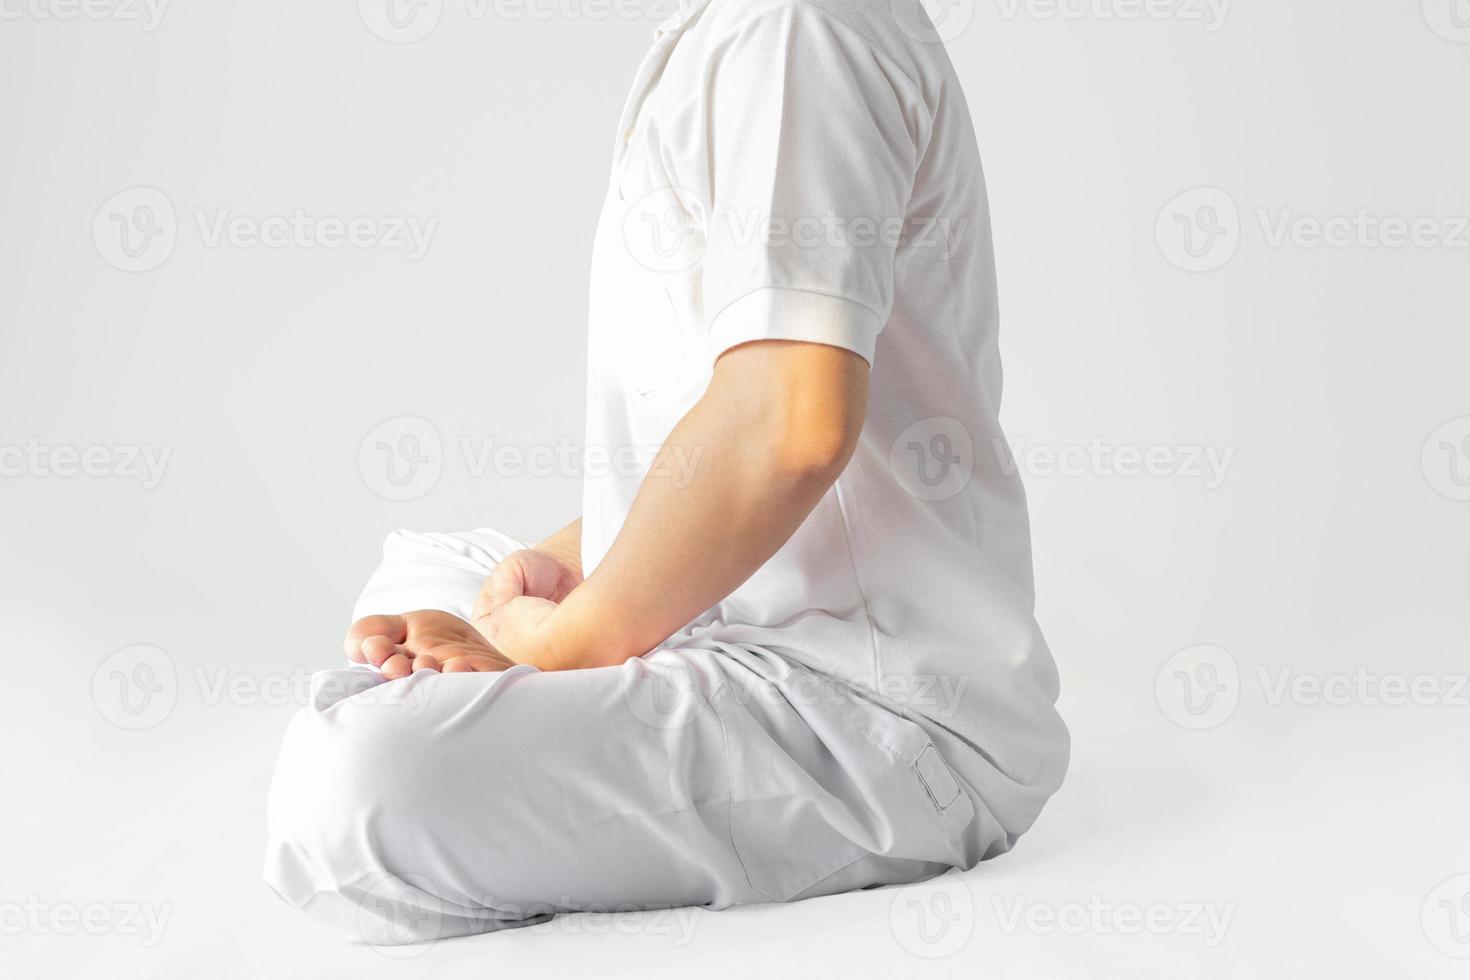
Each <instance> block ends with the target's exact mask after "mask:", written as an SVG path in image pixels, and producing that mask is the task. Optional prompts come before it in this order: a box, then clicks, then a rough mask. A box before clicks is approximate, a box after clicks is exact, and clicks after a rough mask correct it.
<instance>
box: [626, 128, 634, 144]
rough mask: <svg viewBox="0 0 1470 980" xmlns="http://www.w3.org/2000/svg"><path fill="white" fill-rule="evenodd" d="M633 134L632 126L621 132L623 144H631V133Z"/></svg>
mask: <svg viewBox="0 0 1470 980" xmlns="http://www.w3.org/2000/svg"><path fill="white" fill-rule="evenodd" d="M634 132H636V130H635V129H634V127H632V126H629V127H628V128H627V129H625V130H623V142H624V143H631V142H633V133H634Z"/></svg>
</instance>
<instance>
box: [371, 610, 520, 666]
mask: <svg viewBox="0 0 1470 980" xmlns="http://www.w3.org/2000/svg"><path fill="white" fill-rule="evenodd" d="M343 649H345V650H346V651H347V656H348V657H350V658H351V659H352V660H354V661H356V662H357V663H360V664H372V665H373V666H374V667H377V668H378V669H379V670H380V671H382V673H383V676H384V677H386V678H388V679H389V680H396V679H397V678H399V677H407V676H408V675H409V674H411V673H416V672H418V671H421V670H437V671H442V672H444V673H446V674H457V673H471V672H473V673H479V672H483V671H494V670H505V669H507V668H509V667H513V666H514V664H513V663H512V662H511V661H510V660H508V659H507V658H506V657H505V656H504V655H503V654H502V653H501V652H500V651H499V650H497V649H495V647H493V646H491V645H490V642H489V641H488V640H486V639H485V637H484V636H482V635H481V634H480V632H479V630H477V629H475V627H473V626H471V625H470V624H469V623H467V622H465V621H464V620H462V619H460V618H459V617H458V616H454V615H451V614H450V613H447V612H440V611H439V610H437V609H425V610H421V611H419V612H411V613H404V614H403V615H401V616H364V617H363V618H362V619H359V620H358V621H357V622H355V623H353V624H352V627H351V629H349V630H348V631H347V637H346V639H345V640H344V641H343Z"/></svg>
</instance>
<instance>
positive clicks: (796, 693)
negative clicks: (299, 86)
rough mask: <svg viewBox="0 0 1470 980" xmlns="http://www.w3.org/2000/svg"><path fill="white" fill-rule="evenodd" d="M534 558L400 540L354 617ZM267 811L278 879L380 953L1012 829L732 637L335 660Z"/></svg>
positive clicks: (905, 855) (893, 734) (491, 538)
mask: <svg viewBox="0 0 1470 980" xmlns="http://www.w3.org/2000/svg"><path fill="white" fill-rule="evenodd" d="M520 546H521V543H520V542H517V541H514V540H512V539H510V538H506V537H505V536H503V535H499V534H496V533H495V532H490V531H477V532H470V533H467V534H452V535H451V534H430V535H423V534H409V533H405V532H398V533H396V534H395V535H393V536H391V537H390V538H389V541H388V543H387V545H386V546H385V549H384V563H383V566H382V567H381V568H380V569H379V570H378V571H377V572H376V573H375V574H374V575H373V577H372V578H371V580H370V581H369V583H368V586H367V588H366V590H365V591H364V593H363V598H362V599H361V600H360V601H359V603H358V608H357V611H356V613H355V616H354V618H358V617H361V616H363V615H366V614H369V613H396V612H401V611H405V610H410V609H426V608H427V609H441V610H444V611H445V612H450V613H453V614H455V615H458V616H466V615H467V614H468V612H469V608H470V605H471V604H472V603H473V602H474V598H475V594H476V592H477V590H478V588H479V586H480V584H481V582H482V581H483V579H484V577H485V575H486V574H488V572H489V570H490V568H492V567H493V566H494V564H495V563H496V562H497V561H499V560H500V558H502V557H504V555H505V554H507V553H509V552H510V551H512V550H515V549H516V548H517V547H520ZM268 816H269V825H270V835H269V847H268V853H267V859H266V872H265V875H266V880H267V881H268V882H269V884H270V885H271V886H272V887H273V888H274V889H275V890H276V891H277V892H278V893H279V894H280V895H281V896H282V897H283V898H285V899H286V900H287V901H288V902H290V903H291V904H293V905H296V906H297V907H299V908H302V909H304V910H305V911H306V912H308V913H309V914H311V915H313V916H314V917H317V918H320V919H323V920H325V921H328V922H330V923H332V924H334V925H336V926H338V927H340V928H345V929H346V930H347V931H348V932H349V933H350V934H355V935H357V936H359V937H361V938H363V939H366V940H367V941H369V942H374V943H401V942H415V941H420V940H425V939H432V938H439V937H447V936H457V935H466V934H472V933H480V932H487V931H492V930H495V929H500V928H506V927H509V926H516V925H526V924H530V923H534V922H539V921H543V920H544V918H545V917H546V916H547V915H550V914H554V913H557V912H568V911H578V910H593V911H608V910H622V909H632V908H668V907H676V906H709V907H714V908H720V907H724V906H728V905H731V904H735V903H744V902H770V901H789V900H793V899H797V898H805V897H810V896H814V895H823V894H831V893H834V892H839V891H846V890H849V889H852V888H859V887H864V886H867V885H872V884H880V883H897V882H907V881H914V880H919V879H922V878H925V877H930V876H932V875H935V874H938V873H941V872H943V871H944V870H946V869H948V868H950V867H953V866H962V867H969V866H971V865H973V864H974V863H975V862H976V861H977V860H978V859H979V857H980V855H981V854H982V853H983V852H984V850H985V848H986V847H987V846H988V845H989V843H990V841H989V839H988V837H989V835H990V834H992V833H993V832H994V828H993V826H992V821H990V820H988V819H986V815H985V814H984V813H983V810H977V809H976V808H975V807H974V805H973V801H972V799H971V796H970V794H969V793H968V792H966V791H963V790H962V788H961V786H960V784H959V783H958V782H957V781H956V780H955V778H954V776H953V774H952V773H951V772H950V770H949V769H948V767H947V766H945V764H944V763H943V761H942V760H941V759H940V758H939V756H938V753H937V752H936V750H935V749H934V747H933V745H932V743H931V742H930V741H929V738H928V736H927V735H926V734H925V733H924V732H923V731H922V729H920V728H919V727H918V726H917V725H914V724H913V723H912V722H909V721H907V720H906V719H903V718H901V717H899V716H897V715H895V714H893V713H891V712H889V711H887V710H885V709H884V708H882V707H880V706H878V705H876V704H874V703H872V702H871V701H869V700H867V699H865V698H863V697H860V696H858V695H857V694H856V693H854V692H852V691H850V690H848V689H846V688H845V687H843V686H842V685H839V684H837V683H835V682H832V681H830V680H828V679H826V678H823V677H821V676H820V675H817V674H814V673H812V672H810V671H808V670H805V669H804V668H801V667H799V666H797V665H794V664H792V663H790V662H788V661H787V660H785V659H783V658H781V657H779V656H777V655H775V654H773V653H770V652H768V651H764V650H759V649H750V648H748V647H737V646H730V645H725V644H711V645H710V646H709V647H708V648H694V649H690V648H681V649H663V650H658V651H655V652H654V653H651V654H649V655H647V656H645V657H641V658H635V659H634V660H630V661H628V662H627V663H625V664H623V665H622V666H619V667H610V668H601V669H596V670H579V671H565V672H557V673H542V672H539V671H536V670H535V669H533V668H530V667H523V666H516V667H512V668H511V669H509V670H506V671H504V672H499V673H491V674H483V673H463V674H440V673H435V672H420V673H416V674H413V675H411V676H408V677H405V678H402V679H400V680H395V681H384V680H383V678H382V677H381V675H379V674H378V673H377V672H376V671H374V670H372V669H370V668H368V667H364V666H353V667H348V668H344V669H340V670H334V671H323V672H321V673H319V674H317V675H315V677H314V678H313V687H312V696H311V700H310V703H309V704H308V705H307V706H306V707H304V708H303V709H302V710H301V711H300V712H299V713H298V715H297V716H296V717H295V718H294V719H293V721H292V723H291V726H290V728H289V730H288V731H287V734H286V737H285V741H284V744H283V746H282V749H281V756H280V761H279V764H278V768H277V772H276V776H275V780H274V782H273V784H272V787H271V792H270V800H269V804H268Z"/></svg>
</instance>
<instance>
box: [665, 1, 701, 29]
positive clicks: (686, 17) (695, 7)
mask: <svg viewBox="0 0 1470 980" xmlns="http://www.w3.org/2000/svg"><path fill="white" fill-rule="evenodd" d="M709 2H710V0H679V9H678V10H676V11H674V13H673V14H671V15H670V16H669V18H668V19H667V20H665V21H664V22H663V23H662V24H659V25H658V27H657V28H655V30H654V35H655V36H658V35H661V34H667V33H669V32H670V31H677V30H678V29H679V28H681V27H683V26H684V25H685V24H687V23H689V22H690V21H691V20H693V19H694V18H695V16H697V15H698V14H699V12H700V11H701V10H703V9H704V8H705V7H707V6H709Z"/></svg>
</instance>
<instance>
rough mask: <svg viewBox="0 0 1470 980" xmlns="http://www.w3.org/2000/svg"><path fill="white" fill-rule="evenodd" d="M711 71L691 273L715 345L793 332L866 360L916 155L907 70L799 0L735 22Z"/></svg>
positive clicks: (885, 298)
mask: <svg viewBox="0 0 1470 980" xmlns="http://www.w3.org/2000/svg"><path fill="white" fill-rule="evenodd" d="M711 69H712V70H711V73H710V76H709V78H710V89H711V91H710V95H709V102H708V105H709V108H708V113H709V115H708V120H707V127H706V133H707V137H706V138H707V140H708V147H707V163H708V167H709V173H708V175H707V181H708V183H707V188H708V197H707V199H706V204H707V207H708V211H707V214H706V226H705V229H704V232H705V247H704V256H703V263H702V270H701V275H702V280H703V281H702V288H703V308H704V313H705V319H706V324H707V327H708V334H709V341H710V343H711V345H712V352H711V354H712V356H718V355H719V354H720V353H722V352H724V351H725V350H728V349H729V348H731V347H734V346H736V345H737V344H742V343H746V342H748V341H752V340H803V341H812V342H817V343H826V344H832V345H835V346H838V347H843V348H846V349H848V350H851V351H854V352H855V353H857V354H859V355H861V356H862V357H863V358H864V359H866V360H867V361H868V362H869V363H871V362H872V360H873V351H874V348H875V346H876V343H877V338H878V334H879V332H880V331H882V329H883V327H884V325H885V324H886V323H887V321H888V317H889V313H890V311H891V309H892V306H893V279H894V256H895V251H896V249H897V247H898V244H899V242H900V241H901V240H902V235H903V231H904V218H905V210H906V208H907V206H908V201H909V195H910V192H911V190H912V187H913V180H914V173H915V170H916V168H917V163H918V150H917V147H916V141H915V137H914V135H913V132H912V131H911V119H912V118H913V113H914V109H915V102H916V101H917V99H916V98H915V97H914V94H913V92H912V91H911V90H910V89H909V88H908V87H907V81H908V80H907V79H906V78H905V77H904V76H902V74H901V73H899V72H897V71H896V70H895V69H894V68H893V67H892V65H891V64H888V63H887V62H885V61H884V60H883V58H882V56H881V55H879V54H878V53H877V52H876V51H875V50H874V49H873V48H872V46H871V45H870V44H869V42H868V41H867V40H866V39H865V38H864V37H863V36H861V35H860V34H858V33H856V32H855V31H854V30H852V29H851V28H850V27H848V26H847V25H845V24H843V23H841V22H839V21H836V20H834V19H832V18H831V17H830V15H828V14H825V13H823V12H822V11H820V10H818V9H815V8H813V7H809V6H808V5H807V4H806V3H804V2H800V0H795V2H786V3H783V4H778V5H774V6H773V7H771V8H769V9H765V10H762V11H761V12H759V13H757V14H754V15H752V16H751V17H750V18H748V19H746V20H744V21H743V22H742V23H741V25H740V29H739V31H738V33H735V34H734V35H733V36H731V37H730V38H729V39H728V40H727V41H726V42H725V43H724V44H722V45H720V46H719V47H718V48H717V49H716V54H715V55H714V57H713V59H712V65H711Z"/></svg>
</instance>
